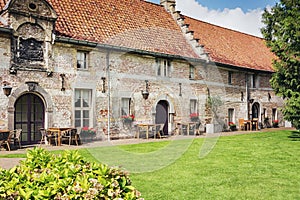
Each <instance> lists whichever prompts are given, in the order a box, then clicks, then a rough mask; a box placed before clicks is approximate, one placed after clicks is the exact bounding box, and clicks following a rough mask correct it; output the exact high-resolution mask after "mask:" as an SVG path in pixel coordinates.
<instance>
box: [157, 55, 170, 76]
mask: <svg viewBox="0 0 300 200" xmlns="http://www.w3.org/2000/svg"><path fill="white" fill-rule="evenodd" d="M156 64H157V75H158V76H164V77H170V76H171V61H170V60H166V59H157V60H156Z"/></svg>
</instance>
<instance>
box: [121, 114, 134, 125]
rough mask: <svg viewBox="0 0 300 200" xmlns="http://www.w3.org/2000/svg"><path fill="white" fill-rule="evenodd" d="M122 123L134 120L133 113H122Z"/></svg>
mask: <svg viewBox="0 0 300 200" xmlns="http://www.w3.org/2000/svg"><path fill="white" fill-rule="evenodd" d="M121 118H122V119H123V122H124V123H131V122H132V121H133V120H134V115H133V114H131V115H122V117H121Z"/></svg>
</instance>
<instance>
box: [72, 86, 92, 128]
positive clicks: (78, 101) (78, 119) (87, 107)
mask: <svg viewBox="0 0 300 200" xmlns="http://www.w3.org/2000/svg"><path fill="white" fill-rule="evenodd" d="M74 102H75V103H74V104H75V127H85V126H87V127H89V126H90V125H91V123H92V119H91V114H92V112H91V102H92V90H89V89H75V101H74Z"/></svg>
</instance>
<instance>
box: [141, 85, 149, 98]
mask: <svg viewBox="0 0 300 200" xmlns="http://www.w3.org/2000/svg"><path fill="white" fill-rule="evenodd" d="M145 82H146V90H142V96H143V98H144V99H145V100H146V99H148V97H149V84H148V80H145Z"/></svg>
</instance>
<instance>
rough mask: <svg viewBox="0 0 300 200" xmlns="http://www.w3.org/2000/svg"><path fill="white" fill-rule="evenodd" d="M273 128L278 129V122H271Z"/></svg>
mask: <svg viewBox="0 0 300 200" xmlns="http://www.w3.org/2000/svg"><path fill="white" fill-rule="evenodd" d="M273 127H274V128H278V120H273Z"/></svg>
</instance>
